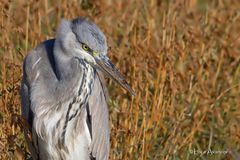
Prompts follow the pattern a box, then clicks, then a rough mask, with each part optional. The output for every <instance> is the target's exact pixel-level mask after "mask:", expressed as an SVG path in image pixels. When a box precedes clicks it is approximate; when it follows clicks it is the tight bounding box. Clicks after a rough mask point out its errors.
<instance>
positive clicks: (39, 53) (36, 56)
mask: <svg viewBox="0 0 240 160" xmlns="http://www.w3.org/2000/svg"><path fill="white" fill-rule="evenodd" d="M54 42H55V40H54V39H51V40H47V41H44V42H42V43H41V44H39V45H38V46H37V47H36V48H34V49H33V50H31V51H30V52H29V53H28V54H27V55H26V57H25V58H24V62H23V72H24V73H23V74H25V76H26V77H27V79H28V81H29V82H32V81H33V80H34V79H35V78H36V76H38V74H39V71H41V70H42V69H43V68H47V67H49V68H51V63H52V61H53V47H54Z"/></svg>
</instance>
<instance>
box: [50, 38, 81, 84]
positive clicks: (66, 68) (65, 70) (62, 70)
mask: <svg viewBox="0 0 240 160" xmlns="http://www.w3.org/2000/svg"><path fill="white" fill-rule="evenodd" d="M53 56H54V60H55V70H56V77H57V79H58V80H59V81H65V80H67V79H69V78H70V77H71V78H75V77H72V76H74V73H73V72H74V71H75V72H76V71H77V70H76V67H77V65H76V62H77V61H76V60H74V59H73V58H71V57H69V56H67V53H66V51H64V50H63V49H62V48H61V45H60V42H59V41H58V40H55V44H54V50H53Z"/></svg>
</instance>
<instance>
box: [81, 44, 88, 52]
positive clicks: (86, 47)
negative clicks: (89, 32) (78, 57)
mask: <svg viewBox="0 0 240 160" xmlns="http://www.w3.org/2000/svg"><path fill="white" fill-rule="evenodd" d="M82 48H83V49H84V50H85V51H89V47H88V46H87V45H86V44H84V43H83V44H82Z"/></svg>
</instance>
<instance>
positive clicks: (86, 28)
mask: <svg viewBox="0 0 240 160" xmlns="http://www.w3.org/2000/svg"><path fill="white" fill-rule="evenodd" d="M103 75H106V76H108V77H110V78H112V79H113V80H115V81H116V82H118V83H119V84H120V85H121V86H122V87H123V88H125V89H126V90H128V91H129V92H130V93H131V94H132V95H134V91H133V90H132V88H131V87H130V85H129V84H128V83H127V82H126V80H125V78H124V77H123V75H122V74H121V73H120V72H119V71H118V70H117V69H116V67H115V66H114V65H113V64H112V63H111V61H110V60H109V58H108V57H107V42H106V38H105V35H104V34H103V32H102V31H101V30H100V29H99V28H98V27H97V26H96V25H95V24H94V23H93V22H91V21H89V20H87V19H85V18H76V19H73V20H70V21H68V20H64V19H63V20H62V21H61V23H60V25H59V27H58V29H57V34H56V38H55V39H51V40H46V41H44V42H42V43H41V44H39V45H38V46H37V47H36V48H35V49H33V50H32V51H30V52H29V54H28V55H27V56H26V57H25V59H24V63H23V77H22V82H21V89H20V95H21V102H22V116H23V117H24V118H25V119H26V121H27V122H28V124H29V128H30V131H29V132H30V133H31V136H28V135H27V134H25V137H26V139H27V144H28V146H29V150H30V152H31V155H32V158H33V159H40V160H48V159H51V160H58V159H64V160H65V159H66V160H75V159H80V160H81V159H82V160H88V159H97V160H106V159H108V156H109V148H110V146H109V137H110V135H109V122H108V121H109V117H108V108H107V90H106V85H105V82H104V79H103Z"/></svg>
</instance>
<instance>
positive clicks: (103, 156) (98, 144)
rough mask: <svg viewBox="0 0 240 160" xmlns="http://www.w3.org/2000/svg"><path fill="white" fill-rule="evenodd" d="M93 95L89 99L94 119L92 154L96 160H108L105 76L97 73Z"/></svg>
mask: <svg viewBox="0 0 240 160" xmlns="http://www.w3.org/2000/svg"><path fill="white" fill-rule="evenodd" d="M94 83H95V84H94V89H93V93H92V94H91V96H90V98H89V109H90V114H91V117H92V120H91V123H92V143H91V147H90V148H91V153H92V156H93V157H95V158H96V160H107V159H108V155H109V148H110V144H109V139H110V137H109V123H108V121H109V116H108V108H107V96H108V95H107V90H106V88H104V87H105V85H104V84H103V83H105V81H104V79H103V76H102V74H101V73H100V72H98V73H97V76H96V79H95V82H94Z"/></svg>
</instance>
